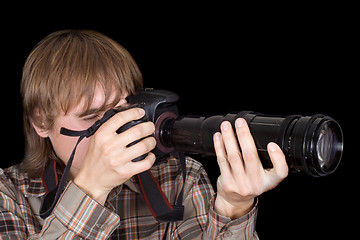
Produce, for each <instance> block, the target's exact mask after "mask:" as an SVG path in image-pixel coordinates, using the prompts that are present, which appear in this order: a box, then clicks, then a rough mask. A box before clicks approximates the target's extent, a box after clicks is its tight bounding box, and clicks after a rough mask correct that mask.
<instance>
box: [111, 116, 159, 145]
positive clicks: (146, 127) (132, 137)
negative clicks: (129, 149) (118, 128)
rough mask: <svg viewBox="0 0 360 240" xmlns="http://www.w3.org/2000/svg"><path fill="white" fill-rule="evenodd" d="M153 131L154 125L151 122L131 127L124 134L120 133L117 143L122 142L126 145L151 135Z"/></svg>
mask: <svg viewBox="0 0 360 240" xmlns="http://www.w3.org/2000/svg"><path fill="white" fill-rule="evenodd" d="M154 131H155V125H154V123H153V122H143V123H139V124H137V125H135V126H132V127H131V128H129V129H128V130H126V131H124V132H121V133H120V134H119V135H118V136H117V138H118V139H119V141H122V142H124V143H126V145H128V144H130V143H132V142H134V141H136V140H139V139H141V138H145V137H147V136H150V135H152V134H153V133H154Z"/></svg>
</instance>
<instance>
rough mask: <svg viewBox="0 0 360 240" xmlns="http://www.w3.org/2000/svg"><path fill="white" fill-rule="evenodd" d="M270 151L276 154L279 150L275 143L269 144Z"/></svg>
mask: <svg viewBox="0 0 360 240" xmlns="http://www.w3.org/2000/svg"><path fill="white" fill-rule="evenodd" d="M268 149H269V151H270V152H275V151H276V149H277V146H276V144H275V143H273V142H271V143H269V144H268Z"/></svg>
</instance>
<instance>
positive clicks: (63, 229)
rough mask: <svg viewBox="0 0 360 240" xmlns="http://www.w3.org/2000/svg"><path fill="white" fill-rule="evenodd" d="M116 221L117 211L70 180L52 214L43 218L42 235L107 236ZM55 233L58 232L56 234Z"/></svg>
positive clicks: (102, 237) (117, 218)
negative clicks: (44, 220) (93, 197)
mask: <svg viewBox="0 0 360 240" xmlns="http://www.w3.org/2000/svg"><path fill="white" fill-rule="evenodd" d="M119 224H120V218H119V216H118V215H117V214H115V213H114V212H111V211H109V210H108V209H107V208H106V207H104V206H103V205H101V204H99V203H98V202H96V201H95V200H93V199H92V198H90V197H89V196H88V195H87V194H85V193H84V192H83V191H82V190H81V189H80V188H79V187H77V186H76V185H75V184H74V183H73V182H70V183H69V184H68V186H67V187H66V189H65V191H64V193H63V194H62V196H61V197H60V199H59V202H58V204H57V205H56V207H55V208H54V211H53V214H52V215H51V216H50V217H49V218H47V219H46V222H45V223H44V226H43V229H42V236H43V237H45V238H46V239H48V238H49V239H57V238H59V237H60V236H61V237H64V236H66V235H69V236H71V235H77V236H80V237H81V238H85V239H107V238H108V237H109V236H110V235H111V233H112V232H113V231H114V230H115V229H116V228H117V227H118V226H119ZM54 229H58V231H54ZM54 232H58V233H57V234H56V235H57V236H56V235H54ZM47 237H48V238H47ZM66 239H67V238H66ZM71 239H72V238H71Z"/></svg>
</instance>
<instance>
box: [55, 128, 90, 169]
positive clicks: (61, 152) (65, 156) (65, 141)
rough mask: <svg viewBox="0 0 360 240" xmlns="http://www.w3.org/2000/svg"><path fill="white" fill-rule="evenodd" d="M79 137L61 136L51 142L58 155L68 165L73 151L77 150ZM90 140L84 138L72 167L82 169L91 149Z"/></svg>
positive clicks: (76, 152)
mask: <svg viewBox="0 0 360 240" xmlns="http://www.w3.org/2000/svg"><path fill="white" fill-rule="evenodd" d="M77 140H78V137H68V136H63V135H59V136H58V137H57V138H52V139H51V142H52V145H53V148H54V151H55V153H56V155H57V156H58V157H59V158H60V159H61V160H62V161H63V162H64V163H65V164H67V162H68V160H69V158H70V156H71V153H72V151H73V150H74V148H75V145H76V142H77ZM89 142H90V139H88V138H84V139H83V140H82V141H81V142H80V144H79V145H78V146H77V148H76V151H75V156H74V159H73V163H72V167H74V168H80V167H81V165H82V162H83V159H84V157H85V154H86V152H87V150H88V147H89Z"/></svg>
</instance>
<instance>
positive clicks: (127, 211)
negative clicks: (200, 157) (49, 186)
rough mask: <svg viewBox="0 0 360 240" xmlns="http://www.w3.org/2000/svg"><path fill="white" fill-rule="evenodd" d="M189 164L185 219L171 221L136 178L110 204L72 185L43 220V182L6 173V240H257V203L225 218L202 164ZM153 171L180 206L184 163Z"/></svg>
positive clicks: (2, 224)
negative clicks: (153, 207) (156, 213)
mask: <svg viewBox="0 0 360 240" xmlns="http://www.w3.org/2000/svg"><path fill="white" fill-rule="evenodd" d="M186 164H187V179H186V183H185V191H184V206H185V214H184V220H183V221H178V222H170V223H164V222H161V223H160V222H158V221H156V220H155V219H154V217H153V216H152V215H151V212H150V210H149V209H148V208H147V206H146V203H145V200H144V198H143V196H142V194H141V192H140V188H139V185H138V184H137V182H136V180H135V178H132V179H130V180H128V181H127V182H126V183H124V184H123V185H121V186H119V187H117V188H115V189H113V191H112V192H111V193H110V194H109V197H108V200H107V203H106V204H105V206H102V205H100V204H98V203H97V202H96V201H95V200H93V199H92V198H90V197H89V196H88V195H86V194H85V193H84V192H83V191H82V190H81V189H80V188H78V187H77V186H76V185H75V184H74V183H73V182H69V183H68V185H67V187H66V189H65V191H64V193H63V194H62V196H61V198H60V199H59V202H58V204H57V206H56V207H55V208H54V211H53V213H52V214H51V215H50V216H49V217H48V218H47V219H45V220H42V219H41V218H40V217H39V209H40V205H41V200H42V197H43V196H44V194H45V190H44V187H43V185H42V181H41V179H29V178H28V177H27V176H26V174H24V173H22V172H20V171H19V167H18V166H13V167H10V168H8V169H5V170H2V169H0V239H224V238H226V239H257V234H256V232H255V221H256V215H257V204H256V205H255V207H254V208H253V209H252V211H251V212H250V213H249V214H247V215H246V216H243V217H242V218H240V219H236V220H233V221H232V220H231V219H229V218H227V217H223V216H219V215H218V214H217V213H216V212H215V211H214V210H213V202H214V196H215V193H214V191H213V188H212V186H211V183H210V181H209V179H208V176H207V174H206V172H205V171H204V169H203V167H202V165H201V164H200V163H198V162H197V161H195V160H193V159H191V158H187V160H186ZM151 172H152V174H153V175H154V177H155V178H156V179H157V180H158V182H159V184H160V186H161V188H162V190H163V191H164V193H165V195H166V197H167V198H168V199H169V201H170V203H174V202H175V201H176V198H177V196H178V194H179V192H180V190H181V187H182V184H183V181H182V175H181V169H180V162H179V161H178V160H177V159H175V158H170V159H168V161H167V162H166V163H162V164H159V165H155V166H153V167H152V169H151Z"/></svg>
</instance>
